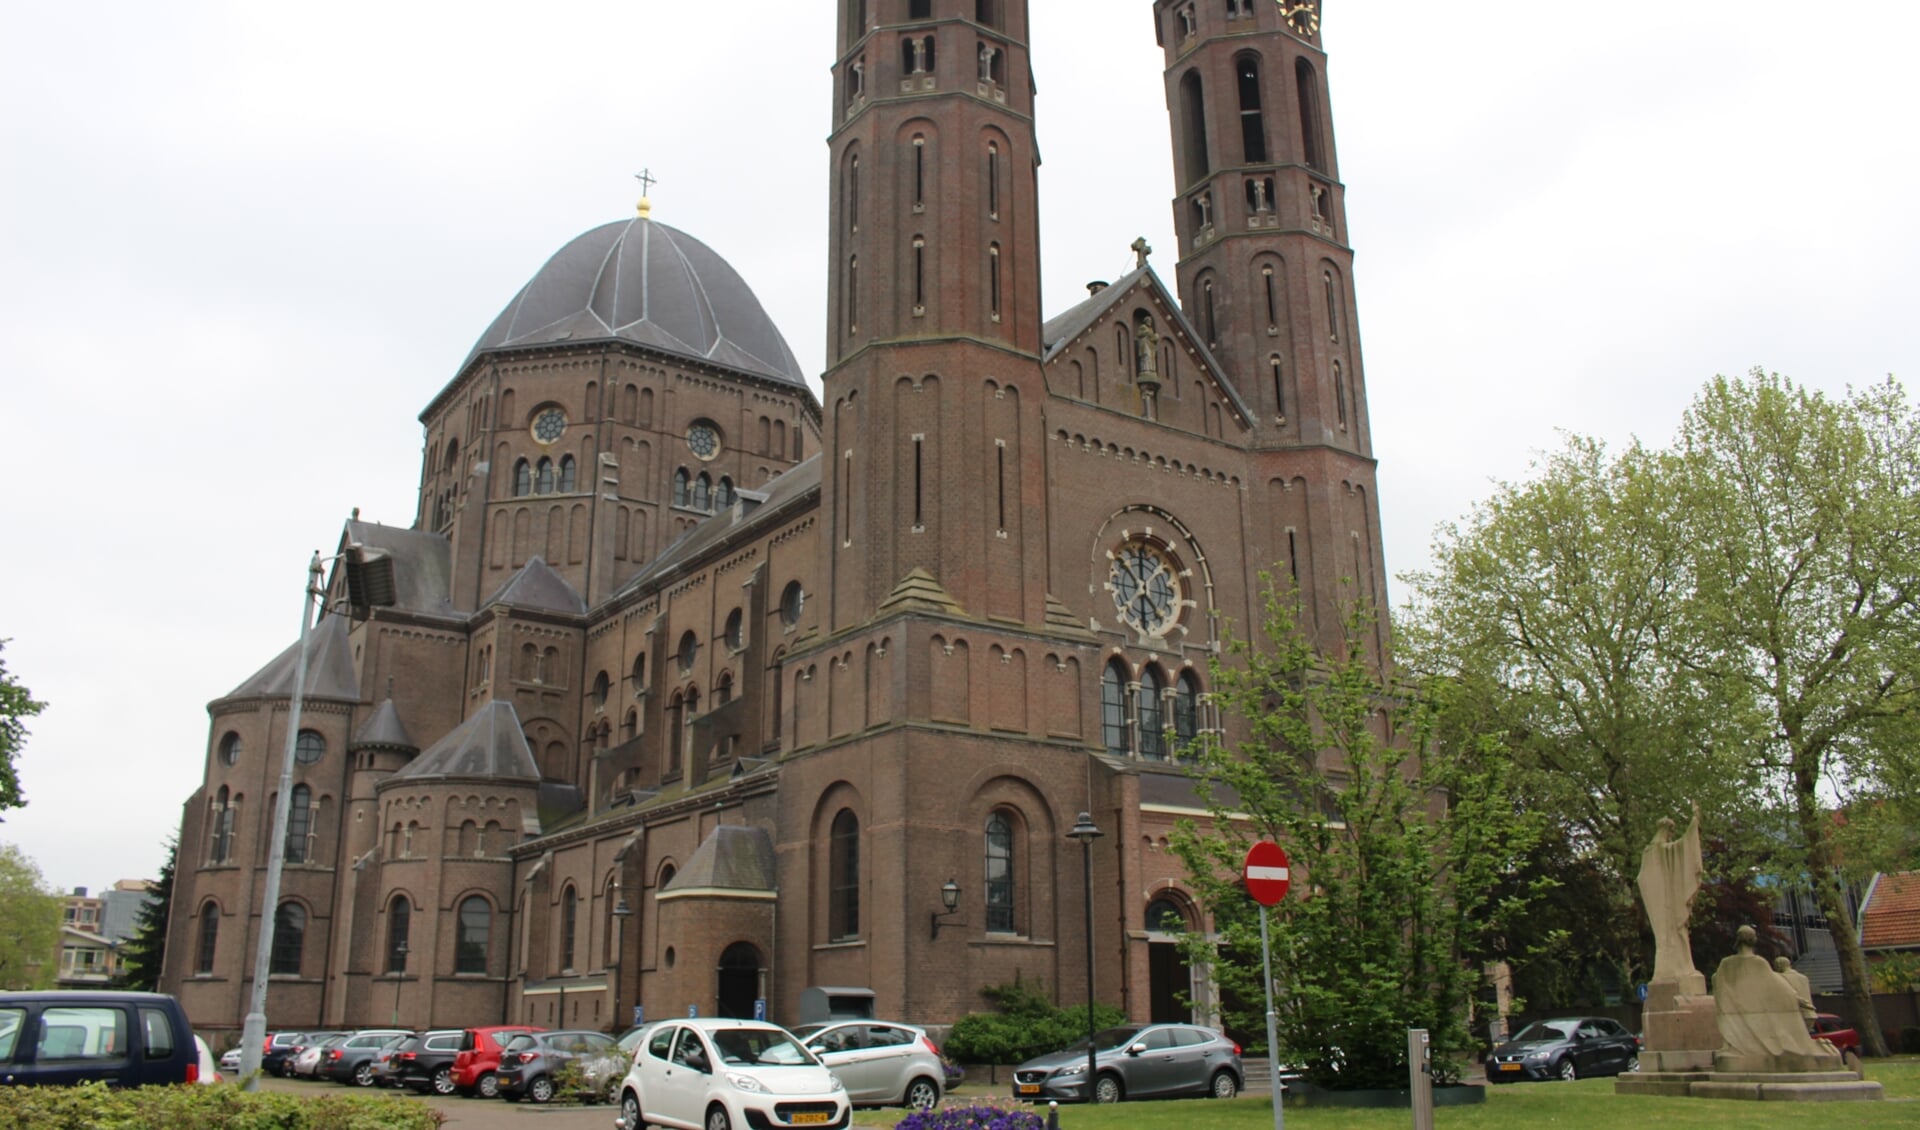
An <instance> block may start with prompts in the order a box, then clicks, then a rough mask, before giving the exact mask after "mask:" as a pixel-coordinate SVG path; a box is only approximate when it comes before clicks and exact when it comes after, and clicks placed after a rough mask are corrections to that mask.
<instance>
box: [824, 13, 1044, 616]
mask: <svg viewBox="0 0 1920 1130" xmlns="http://www.w3.org/2000/svg"><path fill="white" fill-rule="evenodd" d="M839 25H840V26H839V51H838V55H837V62H836V65H835V95H834V128H833V132H832V135H831V140H830V145H831V148H832V159H833V174H832V189H831V192H832V197H831V198H832V201H833V205H832V207H833V212H832V217H831V229H832V235H831V240H830V246H831V249H832V250H831V256H832V259H831V262H832V277H831V280H830V285H829V290H828V295H829V298H828V318H829V325H828V333H827V362H828V370H827V373H826V376H825V382H824V384H825V390H826V395H825V402H826V403H825V417H826V419H825V428H824V431H825V434H826V437H827V438H826V449H825V452H824V457H825V466H824V467H823V468H822V481H823V490H822V497H823V501H824V505H823V513H822V521H823V522H824V523H826V524H827V526H828V529H827V533H826V536H824V537H823V538H822V547H823V557H822V568H823V571H822V576H821V582H822V587H823V592H821V593H820V594H818V595H819V596H820V597H821V598H823V599H825V600H827V601H828V602H829V606H828V607H826V608H824V609H822V610H821V616H822V621H823V627H824V628H825V629H826V630H827V631H828V632H829V633H833V632H838V631H842V630H845V629H847V628H850V627H853V626H856V625H859V624H862V623H865V622H867V621H869V620H870V619H872V618H873V617H874V616H875V615H876V613H878V612H879V611H880V609H881V607H882V606H883V605H884V604H886V603H887V601H888V599H889V597H890V596H891V595H893V594H894V592H895V590H896V588H897V586H898V585H899V584H900V582H901V581H902V580H903V579H904V578H906V577H908V576H909V575H910V574H913V573H914V572H915V571H916V570H919V571H923V572H924V573H926V574H927V575H928V576H930V577H931V578H932V579H933V581H935V582H937V584H938V585H939V587H940V589H941V590H942V591H943V592H944V594H945V596H946V597H947V598H950V599H951V601H952V602H953V604H954V605H956V606H957V608H958V609H959V610H960V611H961V612H962V613H963V614H965V615H968V616H971V617H978V618H981V619H987V618H991V619H994V620H996V621H1001V622H1009V621H1010V622H1015V623H1022V624H1028V625H1036V624H1039V623H1041V622H1042V621H1043V620H1044V617H1045V612H1046V583H1045V577H1046V568H1045V560H1044V546H1045V542H1046V539H1045V538H1044V537H1043V536H1042V533H1041V532H1042V531H1043V530H1044V528H1045V522H1046V513H1045V510H1046V493H1045V490H1044V481H1043V480H1044V475H1043V454H1044V453H1043V451H1042V447H1043V433H1042V428H1041V415H1040V413H1041V403H1040V401H1041V396H1042V392H1043V387H1044V386H1043V382H1042V377H1041V370H1040V354H1041V317H1040V259H1039V223H1038V201H1037V183H1036V170H1037V167H1038V164H1039V155H1038V152H1037V146H1036V143H1035V139H1034V125H1033V96H1034V90H1033V82H1032V78H1031V72H1030V70H1029V65H1028V55H1027V43H1026V37H1027V5H1026V3H1025V0H840V17H839Z"/></svg>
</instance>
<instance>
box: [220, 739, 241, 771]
mask: <svg viewBox="0 0 1920 1130" xmlns="http://www.w3.org/2000/svg"><path fill="white" fill-rule="evenodd" d="M244 752H246V750H245V749H244V747H242V745H241V744H240V735H239V734H234V733H229V734H228V735H227V736H226V737H224V738H221V739H220V761H221V763H222V764H226V765H238V764H240V755H241V754H242V753H244Z"/></svg>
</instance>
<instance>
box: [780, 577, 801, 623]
mask: <svg viewBox="0 0 1920 1130" xmlns="http://www.w3.org/2000/svg"><path fill="white" fill-rule="evenodd" d="M806 600H807V593H806V590H805V589H803V588H801V587H800V582H799V581H788V582H787V587H786V588H785V589H784V590H782V592H781V593H780V622H781V623H783V624H785V625H786V626H787V627H789V628H791V627H793V626H795V625H797V624H799V623H800V612H801V610H802V608H803V607H804V606H805V604H806Z"/></svg>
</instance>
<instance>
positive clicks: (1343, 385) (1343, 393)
mask: <svg viewBox="0 0 1920 1130" xmlns="http://www.w3.org/2000/svg"><path fill="white" fill-rule="evenodd" d="M1333 401H1334V404H1333V408H1334V412H1335V414H1336V415H1337V416H1338V417H1339V419H1340V430H1341V431H1343V432H1344V431H1346V430H1347V377H1346V374H1345V373H1343V372H1341V370H1340V362H1338V361H1335V362H1334V363H1333Z"/></svg>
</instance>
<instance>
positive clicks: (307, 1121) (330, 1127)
mask: <svg viewBox="0 0 1920 1130" xmlns="http://www.w3.org/2000/svg"><path fill="white" fill-rule="evenodd" d="M442 1121H443V1117H442V1115H441V1114H440V1112H439V1111H437V1110H434V1109H433V1108H432V1107H429V1106H427V1105H425V1104H424V1103H413V1102H408V1101H406V1100H404V1099H393V1098H384V1097H379V1096H373V1095H327V1096H321V1097H314V1098H308V1097H306V1096H303V1095H287V1094H272V1093H267V1092H255V1093H252V1094H249V1093H247V1092H245V1091H242V1090H240V1089H239V1088H238V1087H230V1086H213V1087H205V1086H195V1085H193V1084H187V1085H185V1086H179V1087H141V1088H138V1089H134V1090H124V1091H121V1090H113V1089H111V1088H109V1087H108V1086H107V1085H106V1084H105V1083H82V1084H80V1085H78V1086H74V1087H0V1130H145V1128H147V1127H154V1126H164V1127H166V1128H167V1130H435V1128H437V1127H438V1126H439V1125H440V1124H441V1122H442Z"/></svg>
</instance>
